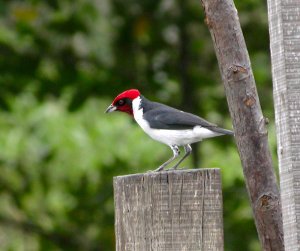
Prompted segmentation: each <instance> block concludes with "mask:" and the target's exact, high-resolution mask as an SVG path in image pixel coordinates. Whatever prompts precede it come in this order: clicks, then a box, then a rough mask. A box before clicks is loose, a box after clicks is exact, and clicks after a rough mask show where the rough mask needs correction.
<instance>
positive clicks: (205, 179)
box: [114, 169, 224, 251]
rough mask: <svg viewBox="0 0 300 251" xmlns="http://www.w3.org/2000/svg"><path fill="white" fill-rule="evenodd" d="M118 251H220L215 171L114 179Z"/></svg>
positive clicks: (218, 192) (217, 176) (219, 203)
mask: <svg viewBox="0 0 300 251" xmlns="http://www.w3.org/2000/svg"><path fill="white" fill-rule="evenodd" d="M114 195H115V232H116V250H117V251H129V250H130V251H133V250H136V251H147V250H156V251H166V250H170V251H171V250H172V251H177V250H178V251H179V250H180V251H183V250H189V251H194V250H197V251H198V250H203V251H209V250H223V245H224V243H223V215H222V191H221V178H220V170H219V169H192V170H178V171H167V172H150V173H145V174H134V175H126V176H118V177H114Z"/></svg>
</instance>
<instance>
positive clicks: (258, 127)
mask: <svg viewBox="0 0 300 251" xmlns="http://www.w3.org/2000/svg"><path fill="white" fill-rule="evenodd" d="M201 3H202V6H203V8H204V11H205V15H206V17H205V21H206V24H207V26H208V28H209V30H210V33H211V36H212V40H213V43H214V47H215V51H216V55H217V59H218V62H219V68H220V72H221V76H222V80H223V84H224V87H225V92H226V98H227V102H228V106H229V110H230V114H231V118H232V123H233V128H234V134H235V140H236V143H237V147H238V151H239V155H240V158H241V162H242V166H243V172H244V176H245V181H246V184H247V189H248V193H249V197H250V201H251V206H252V209H253V214H254V218H255V224H256V228H257V232H258V236H259V239H260V242H261V246H262V249H263V250H272V251H282V250H284V243H283V229H282V217H281V202H280V194H279V189H278V186H277V183H276V176H275V171H274V169H273V163H272V158H271V153H270V149H269V145H268V133H267V128H266V124H267V119H265V118H264V116H263V114H262V110H261V106H260V101H259V97H258V94H257V89H256V84H255V79H254V76H253V72H252V68H251V63H250V59H249V55H248V51H247V47H246V44H245V40H244V37H243V33H242V30H241V26H240V23H239V18H238V12H237V9H236V7H235V5H234V2H233V1H232V0H201Z"/></svg>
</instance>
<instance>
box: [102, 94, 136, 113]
mask: <svg viewBox="0 0 300 251" xmlns="http://www.w3.org/2000/svg"><path fill="white" fill-rule="evenodd" d="M138 96H140V92H139V91H138V90H137V89H130V90H127V91H124V92H122V93H120V94H119V95H118V96H117V97H116V98H115V99H114V101H113V102H112V104H111V105H110V106H109V107H108V108H107V109H106V111H105V112H106V113H108V112H113V111H120V112H126V113H128V114H130V115H132V114H133V111H132V101H133V100H134V99H135V98H137V97H138Z"/></svg>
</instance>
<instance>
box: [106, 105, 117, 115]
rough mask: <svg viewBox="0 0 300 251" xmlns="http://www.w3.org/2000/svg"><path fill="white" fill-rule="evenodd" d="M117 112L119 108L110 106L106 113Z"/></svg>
mask: <svg viewBox="0 0 300 251" xmlns="http://www.w3.org/2000/svg"><path fill="white" fill-rule="evenodd" d="M115 110H117V107H116V106H114V105H110V106H109V107H107V109H106V111H105V113H110V112H114V111H115Z"/></svg>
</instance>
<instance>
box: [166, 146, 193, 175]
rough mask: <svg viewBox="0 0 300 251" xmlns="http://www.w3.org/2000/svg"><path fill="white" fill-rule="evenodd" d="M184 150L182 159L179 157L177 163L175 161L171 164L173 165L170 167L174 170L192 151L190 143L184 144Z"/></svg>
mask: <svg viewBox="0 0 300 251" xmlns="http://www.w3.org/2000/svg"><path fill="white" fill-rule="evenodd" d="M184 150H185V155H184V156H183V157H182V159H180V160H179V161H178V163H177V164H176V165H175V166H173V167H172V168H170V169H174V170H176V169H177V167H178V166H179V164H180V163H181V162H182V161H183V160H184V159H185V158H186V157H187V156H189V155H190V154H191V153H192V147H191V145H185V146H184Z"/></svg>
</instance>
